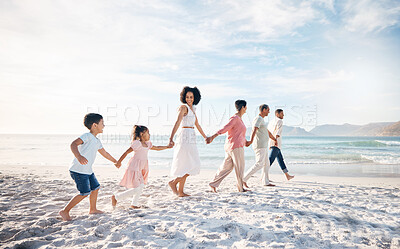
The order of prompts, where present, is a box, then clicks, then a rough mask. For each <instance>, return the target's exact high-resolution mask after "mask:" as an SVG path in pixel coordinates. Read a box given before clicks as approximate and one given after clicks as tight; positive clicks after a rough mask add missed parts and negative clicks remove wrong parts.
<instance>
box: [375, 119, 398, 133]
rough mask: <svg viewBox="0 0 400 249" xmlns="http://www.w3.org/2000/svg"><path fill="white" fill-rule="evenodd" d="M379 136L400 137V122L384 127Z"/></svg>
mask: <svg viewBox="0 0 400 249" xmlns="http://www.w3.org/2000/svg"><path fill="white" fill-rule="evenodd" d="M378 136H400V121H399V122H396V123H394V124H391V125H388V126H386V127H384V128H383V130H382V131H381V132H380V133H379V134H378Z"/></svg>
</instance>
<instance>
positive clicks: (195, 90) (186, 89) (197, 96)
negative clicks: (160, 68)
mask: <svg viewBox="0 0 400 249" xmlns="http://www.w3.org/2000/svg"><path fill="white" fill-rule="evenodd" d="M188 92H192V93H193V96H194V101H193V105H197V104H198V103H199V102H200V99H201V94H200V91H199V89H198V88H197V87H189V86H185V87H184V88H183V89H182V92H181V102H182V103H183V104H187V103H186V94H187V93H188Z"/></svg>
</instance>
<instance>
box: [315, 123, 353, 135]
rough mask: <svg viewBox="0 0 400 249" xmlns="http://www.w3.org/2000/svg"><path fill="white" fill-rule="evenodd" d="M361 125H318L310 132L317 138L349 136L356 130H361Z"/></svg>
mask: <svg viewBox="0 0 400 249" xmlns="http://www.w3.org/2000/svg"><path fill="white" fill-rule="evenodd" d="M360 128H361V126H360V125H351V124H343V125H329V124H327V125H318V126H316V127H315V128H314V129H312V130H311V131H310V133H312V134H314V135H317V136H349V134H352V133H354V132H355V131H356V130H358V129H360Z"/></svg>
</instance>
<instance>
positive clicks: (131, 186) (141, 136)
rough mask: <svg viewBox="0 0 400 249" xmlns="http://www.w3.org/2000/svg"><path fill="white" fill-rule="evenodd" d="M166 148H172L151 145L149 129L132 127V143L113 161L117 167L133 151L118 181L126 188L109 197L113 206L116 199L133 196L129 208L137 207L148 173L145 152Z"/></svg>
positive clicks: (169, 146)
mask: <svg viewBox="0 0 400 249" xmlns="http://www.w3.org/2000/svg"><path fill="white" fill-rule="evenodd" d="M168 148H172V146H171V145H168V146H153V144H152V143H151V142H150V133H149V129H147V127H146V126H142V125H135V126H134V127H133V131H132V144H131V146H130V147H129V149H127V150H126V151H125V153H124V154H122V156H121V157H120V159H119V160H118V162H116V163H115V166H117V168H119V167H121V162H122V161H123V160H124V159H125V157H126V156H127V155H128V154H129V153H131V152H132V151H133V152H134V154H133V156H132V158H131V159H130V160H129V162H128V167H127V168H126V171H125V174H124V177H123V178H122V180H121V182H120V183H119V185H121V186H124V187H126V188H127V190H126V191H124V192H121V193H116V194H114V195H113V196H112V197H111V203H112V205H113V207H115V206H116V205H117V202H118V201H120V200H124V199H126V198H129V197H133V199H132V204H131V208H139V196H140V195H141V193H142V190H143V188H144V185H145V184H147V178H148V175H149V164H148V160H147V153H148V152H149V150H165V149H168Z"/></svg>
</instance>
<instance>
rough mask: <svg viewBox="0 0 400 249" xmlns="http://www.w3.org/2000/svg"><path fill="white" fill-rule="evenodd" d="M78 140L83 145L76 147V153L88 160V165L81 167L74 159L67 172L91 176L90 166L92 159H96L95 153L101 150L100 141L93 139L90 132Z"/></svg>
mask: <svg viewBox="0 0 400 249" xmlns="http://www.w3.org/2000/svg"><path fill="white" fill-rule="evenodd" d="M79 138H80V139H82V141H83V144H81V145H79V146H78V151H79V153H80V154H81V155H82V156H83V157H85V158H86V159H87V160H88V163H87V164H86V165H82V164H80V163H79V161H78V159H76V157H75V158H74V160H73V161H72V164H71V166H70V167H69V170H70V171H73V172H76V173H80V174H86V175H91V174H93V169H92V165H93V163H94V159H96V154H97V151H98V150H100V149H102V148H103V145H102V144H101V142H100V139H98V138H97V137H95V136H94V135H93V134H92V133H90V132H88V133H85V134H83V135H81V136H80V137H79Z"/></svg>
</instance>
